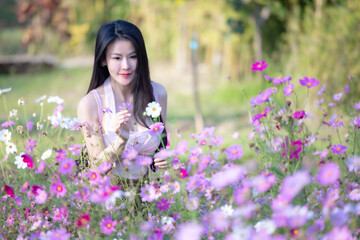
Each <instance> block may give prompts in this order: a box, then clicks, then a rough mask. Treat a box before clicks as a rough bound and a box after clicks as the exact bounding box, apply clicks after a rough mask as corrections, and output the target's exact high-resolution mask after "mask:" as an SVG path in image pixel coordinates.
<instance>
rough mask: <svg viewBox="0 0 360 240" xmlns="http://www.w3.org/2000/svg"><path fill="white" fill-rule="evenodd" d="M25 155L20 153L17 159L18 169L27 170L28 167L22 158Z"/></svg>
mask: <svg viewBox="0 0 360 240" xmlns="http://www.w3.org/2000/svg"><path fill="white" fill-rule="evenodd" d="M23 154H24V153H23V152H22V153H20V155H19V156H16V157H15V165H16V167H17V168H18V169H25V168H26V167H27V164H26V163H25V162H24V161H23V158H22V157H21V155H23Z"/></svg>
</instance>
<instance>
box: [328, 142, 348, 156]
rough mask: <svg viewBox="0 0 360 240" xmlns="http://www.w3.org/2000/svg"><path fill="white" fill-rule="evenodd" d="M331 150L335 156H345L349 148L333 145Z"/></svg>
mask: <svg viewBox="0 0 360 240" xmlns="http://www.w3.org/2000/svg"><path fill="white" fill-rule="evenodd" d="M330 150H331V152H332V153H333V154H338V155H339V154H344V153H345V152H346V150H347V146H345V145H341V144H334V145H332V147H331V148H330Z"/></svg>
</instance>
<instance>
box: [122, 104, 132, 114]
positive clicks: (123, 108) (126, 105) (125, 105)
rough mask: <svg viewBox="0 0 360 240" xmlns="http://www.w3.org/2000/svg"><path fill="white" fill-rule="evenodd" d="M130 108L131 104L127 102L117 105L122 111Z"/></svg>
mask: <svg viewBox="0 0 360 240" xmlns="http://www.w3.org/2000/svg"><path fill="white" fill-rule="evenodd" d="M131 108H132V104H131V103H129V102H127V103H122V104H121V106H119V112H122V111H126V110H128V111H130V110H131Z"/></svg>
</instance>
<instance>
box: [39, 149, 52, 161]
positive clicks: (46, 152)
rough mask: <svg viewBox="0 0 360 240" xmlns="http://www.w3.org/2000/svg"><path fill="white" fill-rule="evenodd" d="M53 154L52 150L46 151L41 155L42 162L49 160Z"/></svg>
mask: <svg viewBox="0 0 360 240" xmlns="http://www.w3.org/2000/svg"><path fill="white" fill-rule="evenodd" d="M51 154H52V150H51V149H48V150H46V151H45V152H44V153H43V154H42V155H41V160H45V159H48V158H49V157H51Z"/></svg>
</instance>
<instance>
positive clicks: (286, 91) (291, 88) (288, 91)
mask: <svg viewBox="0 0 360 240" xmlns="http://www.w3.org/2000/svg"><path fill="white" fill-rule="evenodd" d="M293 91H294V84H292V83H289V84H288V85H287V86H284V95H285V96H290V95H291V94H292V93H293Z"/></svg>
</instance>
